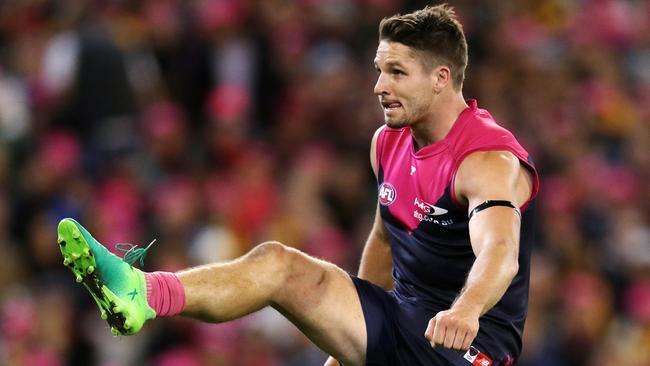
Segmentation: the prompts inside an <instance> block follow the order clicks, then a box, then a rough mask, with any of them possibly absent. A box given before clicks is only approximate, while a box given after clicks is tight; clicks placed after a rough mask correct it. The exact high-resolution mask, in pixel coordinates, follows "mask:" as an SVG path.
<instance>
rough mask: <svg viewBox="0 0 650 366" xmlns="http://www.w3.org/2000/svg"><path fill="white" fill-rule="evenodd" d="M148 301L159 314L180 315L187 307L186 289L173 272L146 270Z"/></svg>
mask: <svg viewBox="0 0 650 366" xmlns="http://www.w3.org/2000/svg"><path fill="white" fill-rule="evenodd" d="M144 278H145V279H146V280H147V302H148V303H149V306H151V308H153V310H154V311H155V312H156V314H157V315H158V316H174V315H178V314H180V313H181V311H183V309H184V308H185V289H183V285H181V281H180V280H179V279H178V277H177V276H176V275H175V274H174V273H172V272H145V273H144Z"/></svg>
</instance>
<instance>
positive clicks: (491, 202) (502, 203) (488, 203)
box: [468, 200, 521, 220]
mask: <svg viewBox="0 0 650 366" xmlns="http://www.w3.org/2000/svg"><path fill="white" fill-rule="evenodd" d="M493 206H505V207H510V208H512V209H513V210H515V212H516V213H517V215H518V216H519V218H521V211H519V208H517V206H515V205H513V204H512V202H510V201H503V200H487V201H485V202H483V203H481V204H480V205H478V206H476V207H474V209H473V210H472V211H471V212H470V213H469V216H468V218H469V219H470V220H471V219H472V216H474V215H476V214H477V213H479V212H481V211H483V210H485V209H486V208H490V207H493Z"/></svg>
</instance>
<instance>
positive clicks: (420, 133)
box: [411, 92, 468, 150]
mask: <svg viewBox="0 0 650 366" xmlns="http://www.w3.org/2000/svg"><path fill="white" fill-rule="evenodd" d="M467 107H468V105H467V103H466V102H465V99H463V95H462V93H461V92H450V93H449V94H447V95H442V94H441V95H440V97H439V98H438V101H437V102H436V103H435V105H432V106H431V109H432V111H431V113H430V114H429V118H428V119H427V120H424V121H421V122H420V123H418V124H416V125H413V126H411V134H412V135H413V139H414V140H415V148H416V150H419V149H421V148H423V147H425V146H428V145H431V144H434V143H436V142H438V141H440V140H442V139H444V138H445V136H447V134H448V133H449V130H451V128H452V127H453V125H454V123H455V122H456V120H457V119H458V116H459V115H460V114H461V113H462V112H463V111H464V110H465V109H466V108H467Z"/></svg>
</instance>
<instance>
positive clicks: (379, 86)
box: [373, 72, 390, 95]
mask: <svg viewBox="0 0 650 366" xmlns="http://www.w3.org/2000/svg"><path fill="white" fill-rule="evenodd" d="M373 92H374V93H375V94H376V95H388V94H390V93H389V89H388V82H387V80H386V76H385V74H384V73H383V72H382V73H380V74H379V76H378V77H377V82H376V83H375V88H374V89H373Z"/></svg>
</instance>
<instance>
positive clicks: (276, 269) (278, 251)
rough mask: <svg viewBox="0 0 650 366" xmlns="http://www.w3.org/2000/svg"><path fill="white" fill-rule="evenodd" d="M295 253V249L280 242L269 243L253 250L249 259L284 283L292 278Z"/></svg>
mask: <svg viewBox="0 0 650 366" xmlns="http://www.w3.org/2000/svg"><path fill="white" fill-rule="evenodd" d="M295 252H297V251H296V250H295V249H292V248H289V247H288V246H286V245H284V244H282V243H280V242H277V241H267V242H264V243H262V244H259V245H257V246H256V247H255V248H253V249H252V250H251V251H250V252H249V253H248V255H247V257H249V258H250V260H252V261H255V262H258V264H259V265H263V266H264V267H265V268H266V269H267V271H268V272H270V273H269V274H272V275H273V277H275V278H278V279H279V280H280V281H284V280H285V279H286V278H287V277H289V276H290V271H291V268H292V267H293V264H292V262H293V261H294V257H295V255H296V254H295Z"/></svg>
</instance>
